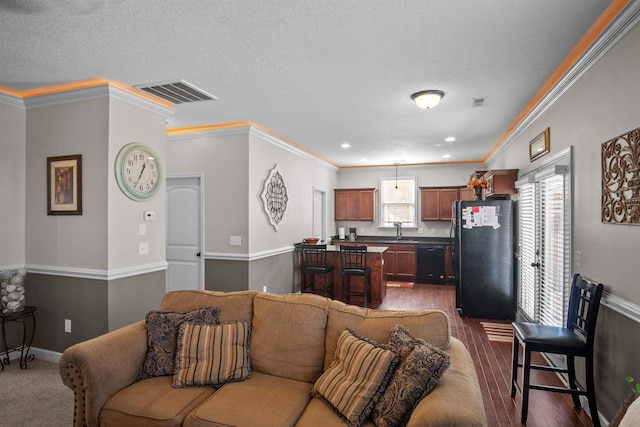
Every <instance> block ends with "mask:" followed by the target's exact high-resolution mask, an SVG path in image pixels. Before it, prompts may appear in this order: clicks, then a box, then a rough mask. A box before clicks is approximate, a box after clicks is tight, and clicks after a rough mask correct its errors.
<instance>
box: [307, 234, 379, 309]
mask: <svg viewBox="0 0 640 427" xmlns="http://www.w3.org/2000/svg"><path fill="white" fill-rule="evenodd" d="M352 244H353V243H352ZM296 250H299V251H300V278H301V279H302V276H303V275H304V271H303V270H302V268H303V266H302V245H300V244H296ZM386 250H387V248H386V247H385V246H368V245H367V266H368V267H370V268H371V295H370V304H369V305H370V306H371V307H377V306H379V305H380V304H382V301H384V298H385V296H386V295H387V274H386V271H385V266H384V257H383V254H384V252H385V251H386ZM327 264H329V265H330V266H332V267H333V296H332V298H333V299H336V300H341V299H342V263H341V261H340V246H339V245H327ZM309 277H311V276H309ZM316 280H317V281H319V282H321V281H322V280H323V279H322V276H321V275H318V276H317V277H316ZM351 286H352V287H355V288H356V289H357V287H358V286H360V289H362V286H363V282H362V278H360V277H354V278H353V279H352V280H351ZM353 303H354V304H357V303H358V302H357V301H356V300H354V301H353Z"/></svg>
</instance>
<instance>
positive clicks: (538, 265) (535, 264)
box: [531, 262, 540, 268]
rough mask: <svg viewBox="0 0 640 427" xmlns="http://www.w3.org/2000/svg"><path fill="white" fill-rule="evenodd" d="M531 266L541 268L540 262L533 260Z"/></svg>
mask: <svg viewBox="0 0 640 427" xmlns="http://www.w3.org/2000/svg"><path fill="white" fill-rule="evenodd" d="M531 267H536V268H540V263H539V262H532V263H531Z"/></svg>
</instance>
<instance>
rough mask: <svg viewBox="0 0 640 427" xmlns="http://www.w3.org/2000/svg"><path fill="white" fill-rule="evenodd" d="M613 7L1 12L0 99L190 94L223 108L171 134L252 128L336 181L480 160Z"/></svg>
mask: <svg viewBox="0 0 640 427" xmlns="http://www.w3.org/2000/svg"><path fill="white" fill-rule="evenodd" d="M609 3H610V1H609V0H517V1H514V0H482V1H480V0H475V1H469V0H448V1H445V0H402V1H400V0H396V1H393V0H386V1H382V0H351V1H345V0H328V1H323V0H314V1H309V0H280V1H275V0H270V1H265V0H244V1H239V0H227V1H220V0H190V1H173V0H165V1H162V2H158V1H157V0H135V1H133V0H110V1H106V0H4V1H3V2H2V3H0V23H1V26H0V28H1V30H0V58H1V60H0V85H1V86H6V87H10V88H13V89H20V90H21V89H31V88H35V87H42V86H48V85H52V84H57V83H66V82H70V81H76V80H84V79H88V78H95V77H104V78H108V79H113V80H116V81H119V82H121V83H125V84H128V85H131V86H135V85H141V84H147V83H154V82H164V81H167V80H179V79H184V80H186V81H188V82H189V83H192V84H194V85H196V86H198V87H200V88H201V89H203V90H205V91H206V92H209V93H211V94H213V95H215V96H216V97H218V98H219V100H217V101H206V102H198V103H191V104H182V105H179V106H176V112H175V114H173V115H172V116H171V117H170V118H169V124H168V126H169V127H182V126H193V125H204V124H215V123H224V122H236V121H251V122H255V123H257V124H259V125H261V126H263V127H265V128H267V129H269V130H271V131H273V132H275V133H276V134H278V135H280V136H282V137H284V138H286V139H288V140H290V141H292V142H294V143H296V144H298V145H300V146H303V147H305V148H306V149H308V150H309V151H311V152H313V153H315V154H317V155H318V156H320V157H322V158H324V159H326V160H328V161H330V162H332V163H334V164H336V165H337V166H363V165H384V164H392V163H393V162H394V161H396V160H403V161H404V162H405V163H431V162H435V163H439V162H463V161H478V160H482V159H484V158H486V156H487V155H488V154H489V153H490V152H491V148H492V146H494V144H496V143H497V142H498V141H500V138H501V136H502V135H503V134H504V132H505V131H506V130H507V129H509V128H510V127H511V126H512V125H513V123H514V120H515V119H516V117H518V116H519V115H520V113H521V112H522V111H523V109H525V107H526V106H527V105H528V104H529V103H530V101H531V99H532V98H533V97H534V95H535V94H536V92H537V91H538V90H539V89H540V87H541V86H542V85H543V84H544V83H545V82H546V81H547V79H548V78H549V77H550V75H551V74H552V73H553V71H554V70H556V68H557V67H558V66H559V65H560V63H561V62H562V61H563V60H564V59H565V58H566V57H567V55H568V54H569V52H570V51H571V50H572V49H573V48H574V46H576V44H577V43H578V41H579V40H580V38H581V37H582V36H583V35H584V34H585V33H586V32H587V30H588V29H589V28H590V27H591V26H592V24H593V23H594V21H595V20H596V19H597V18H598V17H599V16H600V14H601V13H602V12H603V11H604V10H605V9H606V7H607V6H608V5H609ZM424 89H439V90H442V91H444V92H445V96H444V98H443V100H442V102H441V104H440V105H439V106H438V107H437V108H435V109H432V110H422V109H419V108H417V107H416V106H415V104H413V102H412V101H411V98H410V96H411V94H412V93H414V92H417V91H420V90H424ZM481 97H486V102H485V104H484V106H482V107H475V108H474V107H472V106H471V104H472V101H473V99H474V98H481ZM540 131H542V129H540ZM448 136H454V137H455V138H456V141H455V142H445V141H444V139H445V138H446V137H448ZM345 142H346V143H349V144H351V148H349V149H343V148H341V147H340V145H341V144H342V143H345ZM446 155H449V156H450V157H445V156H446ZM365 158H366V161H363V159H365Z"/></svg>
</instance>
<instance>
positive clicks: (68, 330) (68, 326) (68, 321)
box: [64, 319, 71, 334]
mask: <svg viewBox="0 0 640 427" xmlns="http://www.w3.org/2000/svg"><path fill="white" fill-rule="evenodd" d="M64 331H65V332H66V333H68V334H70V333H71V319H64Z"/></svg>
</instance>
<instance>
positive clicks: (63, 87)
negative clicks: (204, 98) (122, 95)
mask: <svg viewBox="0 0 640 427" xmlns="http://www.w3.org/2000/svg"><path fill="white" fill-rule="evenodd" d="M103 85H109V86H114V87H117V88H118V89H121V90H123V91H125V92H129V93H131V94H134V95H136V96H139V97H141V98H145V99H147V100H148V101H151V102H154V103H156V104H160V105H163V106H165V107H168V108H173V103H171V102H169V101H167V100H164V99H162V98H158V97H157V96H155V95H152V94H150V93H147V92H145V91H143V90H141V89H137V88H135V87H132V86H128V85H125V84H123V83H120V82H117V81H115V80H110V79H103V78H100V79H87V80H80V81H76V82H69V83H61V84H57V85H52V86H44V87H39V88H35V89H27V90H14V89H9V88H5V87H0V91H2V92H5V93H8V94H9V95H13V96H17V97H19V98H22V99H26V98H33V97H36V96H43V95H50V94H54V93H60V92H67V91H71V90H77V89H85V88H89V87H95V86H103Z"/></svg>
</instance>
